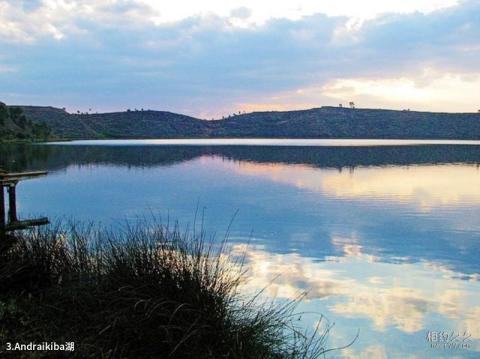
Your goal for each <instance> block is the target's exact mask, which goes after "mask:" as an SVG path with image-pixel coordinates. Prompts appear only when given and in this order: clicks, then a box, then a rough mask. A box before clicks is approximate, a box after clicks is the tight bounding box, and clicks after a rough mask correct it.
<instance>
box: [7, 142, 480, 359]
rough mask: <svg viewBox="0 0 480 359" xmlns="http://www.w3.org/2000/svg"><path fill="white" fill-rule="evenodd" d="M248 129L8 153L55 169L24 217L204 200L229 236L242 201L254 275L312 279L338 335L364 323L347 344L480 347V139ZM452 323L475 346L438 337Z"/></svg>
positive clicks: (376, 351) (179, 206)
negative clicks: (244, 134)
mask: <svg viewBox="0 0 480 359" xmlns="http://www.w3.org/2000/svg"><path fill="white" fill-rule="evenodd" d="M249 141H250V142H249ZM249 141H243V142H242V141H238V140H235V141H233V142H231V141H228V140H222V141H220V142H219V141H218V140H217V141H215V140H214V141H208V140H202V141H200V142H198V141H197V142H193V143H191V142H188V141H185V140H181V141H173V142H172V141H165V140H162V141H155V140H153V141H152V140H147V141H113V142H112V141H79V142H71V143H61V144H48V145H22V146H20V145H16V146H13V145H10V146H3V147H0V151H1V159H0V165H1V166H3V167H7V168H9V169H11V170H25V169H48V170H49V171H50V173H49V175H48V176H47V177H45V178H42V179H37V180H31V181H25V182H22V183H21V184H20V185H19V186H18V196H19V211H20V215H21V216H24V217H26V216H29V215H46V216H48V217H50V218H56V217H67V218H68V217H72V218H75V219H79V220H85V221H91V220H94V221H100V222H102V223H104V224H114V223H116V222H118V221H120V222H121V221H124V220H125V219H135V218H136V217H137V216H141V215H144V214H149V213H151V212H154V213H159V214H161V215H162V216H163V217H167V216H169V218H170V219H178V220H179V221H180V224H181V225H183V226H186V225H187V224H192V222H193V219H194V215H195V209H196V207H197V206H198V207H199V208H200V210H204V211H205V228H206V230H207V231H208V232H209V233H214V232H216V233H217V235H218V236H220V237H223V235H224V233H225V231H226V229H227V227H228V224H229V222H230V220H231V219H232V217H233V216H234V215H235V213H236V212H237V210H238V214H237V215H236V217H235V220H234V222H233V225H232V228H231V230H230V241H231V243H232V246H233V249H234V250H235V251H239V252H241V251H243V250H244V249H245V248H246V243H247V242H249V243H250V244H249V246H248V247H247V253H246V260H247V264H248V268H249V272H248V275H249V281H248V283H247V285H246V288H245V290H246V291H257V290H258V289H262V288H264V287H267V289H266V292H265V293H266V294H267V295H268V296H271V297H275V298H277V299H278V300H284V299H293V298H295V297H296V296H297V295H298V294H299V293H301V292H302V291H305V290H307V291H308V297H307V299H306V300H305V301H304V302H302V304H301V305H300V307H299V310H301V311H305V312H308V313H309V314H306V315H304V318H303V319H302V322H301V323H302V325H303V326H305V328H310V329H313V328H314V326H315V323H316V322H317V321H318V320H319V318H320V314H323V315H325V316H326V317H327V318H328V319H329V320H330V322H335V327H334V329H333V330H332V331H331V333H330V337H329V342H328V345H329V346H341V345H343V344H345V343H347V342H348V341H349V340H350V339H352V338H353V337H354V336H355V334H356V332H357V330H358V329H360V337H359V339H358V340H357V342H356V343H355V344H354V345H353V346H352V347H351V348H349V349H347V350H345V351H342V352H341V353H337V354H335V357H337V358H358V357H360V358H387V357H388V358H453V357H456V358H478V357H480V284H479V280H480V259H479V258H480V143H479V142H467V143H465V142H458V143H455V142H451V141H448V142H443V141H442V142H434V143H432V142H428V143H425V142H424V143H422V142H419V141H408V142H405V141H366V142H365V140H360V141H348V140H342V141H338V140H337V141H333V142H332V141H318V140H314V141H310V140H308V141H306V142H303V143H302V141H299V140H294V141H293V142H290V143H289V142H288V141H287V142H285V141H283V140H274V141H264V142H262V141H263V140H249ZM362 141H364V142H362ZM228 143H233V145H228ZM429 332H430V337H428V336H429ZM442 333H443V334H447V335H448V336H442V335H440V334H442ZM452 333H453V334H454V336H455V337H456V339H455V340H454V342H455V343H460V345H461V344H465V345H466V346H468V348H457V349H449V348H446V349H444V348H432V347H431V345H432V344H438V345H443V343H444V342H443V341H442V339H447V341H450V339H451V335H452ZM428 339H430V341H429V340H428Z"/></svg>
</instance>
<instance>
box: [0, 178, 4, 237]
mask: <svg viewBox="0 0 480 359" xmlns="http://www.w3.org/2000/svg"><path fill="white" fill-rule="evenodd" d="M4 232H5V193H4V189H3V185H2V184H0V236H1V235H3V234H4Z"/></svg>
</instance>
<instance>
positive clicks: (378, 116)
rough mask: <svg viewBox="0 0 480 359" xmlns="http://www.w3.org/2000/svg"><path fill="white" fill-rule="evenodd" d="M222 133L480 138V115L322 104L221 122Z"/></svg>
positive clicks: (226, 134)
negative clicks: (341, 106) (320, 105)
mask: <svg viewBox="0 0 480 359" xmlns="http://www.w3.org/2000/svg"><path fill="white" fill-rule="evenodd" d="M216 125H217V126H218V127H217V128H216V131H215V135H216V136H219V137H223V136H226V137H250V136H252V135H253V134H254V135H255V136H254V137H276V138H282V137H290V138H395V139H480V114H476V113H466V114H462V113H458V114H451V113H432V112H415V111H394V110H372V109H350V108H339V107H321V108H315V109H310V110H301V111H284V112H253V113H249V114H244V115H238V116H235V117H233V118H229V119H226V120H221V121H218V123H217V124H216Z"/></svg>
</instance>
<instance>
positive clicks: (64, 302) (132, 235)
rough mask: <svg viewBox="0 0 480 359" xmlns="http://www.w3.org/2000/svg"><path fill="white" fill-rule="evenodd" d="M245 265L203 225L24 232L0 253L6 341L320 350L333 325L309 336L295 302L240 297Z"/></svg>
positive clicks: (202, 352)
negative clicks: (299, 324) (193, 229)
mask: <svg viewBox="0 0 480 359" xmlns="http://www.w3.org/2000/svg"><path fill="white" fill-rule="evenodd" d="M239 268H240V269H241V263H238V262H236V264H235V263H233V264H232V258H231V257H230V256H229V255H228V251H226V250H225V246H224V245H223V244H222V243H219V244H217V245H215V244H213V242H210V241H209V240H207V239H206V237H205V235H204V233H200V234H195V233H181V232H180V230H179V229H178V227H174V228H168V226H162V225H160V224H156V223H154V224H152V223H148V224H147V223H140V224H137V225H134V226H127V227H126V228H124V229H123V230H122V231H118V230H117V231H115V232H113V231H107V230H105V229H101V230H99V229H96V228H94V227H93V226H83V227H81V228H79V227H78V226H75V225H68V226H63V225H56V226H50V227H48V228H46V229H42V230H35V231H28V232H23V233H21V234H18V235H17V236H16V238H15V240H14V243H13V245H11V246H8V247H4V248H3V249H2V251H1V253H0V343H2V344H4V343H6V342H20V343H29V342H36V343H40V342H45V341H47V342H57V343H65V342H71V341H73V342H75V352H74V353H73V356H74V357H77V358H317V357H320V356H322V355H323V354H324V353H325V352H326V350H325V349H324V344H325V339H326V334H327V333H328V328H327V331H324V332H321V333H320V332H317V333H314V334H313V336H306V335H305V334H303V333H302V332H301V331H299V330H298V329H297V328H296V327H295V325H294V321H293V320H292V318H293V314H295V303H294V302H292V303H289V304H287V305H283V306H280V307H279V306H275V305H265V304H263V305H259V303H258V301H257V300H255V298H253V299H248V298H244V297H243V296H242V295H241V294H240V293H239V290H238V288H239V285H240V283H241V282H242V280H243V278H244V277H243V274H242V271H241V270H239ZM3 349H5V348H2V350H3ZM0 353H1V352H0ZM22 353H23V355H24V356H25V357H48V353H47V352H36V353H33V354H32V353H25V352H22ZM22 353H20V352H17V353H16V355H17V356H21V355H22Z"/></svg>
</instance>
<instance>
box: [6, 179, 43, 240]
mask: <svg viewBox="0 0 480 359" xmlns="http://www.w3.org/2000/svg"><path fill="white" fill-rule="evenodd" d="M46 175H47V172H46V171H30V172H11V173H8V172H6V171H3V170H0V187H1V190H0V235H2V236H4V235H5V234H6V233H7V232H11V231H15V230H19V229H26V228H29V227H34V226H41V225H44V224H48V223H49V222H48V218H46V217H42V218H36V219H27V220H19V219H18V216H17V184H18V183H19V182H20V181H23V180H27V179H31V178H38V177H43V176H46ZM5 190H6V192H7V193H8V216H7V220H6V219H5V217H6V214H7V213H6V209H5Z"/></svg>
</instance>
